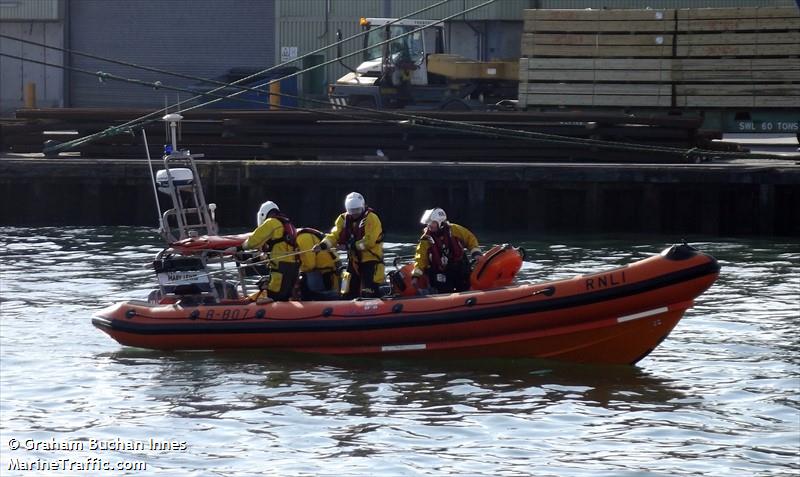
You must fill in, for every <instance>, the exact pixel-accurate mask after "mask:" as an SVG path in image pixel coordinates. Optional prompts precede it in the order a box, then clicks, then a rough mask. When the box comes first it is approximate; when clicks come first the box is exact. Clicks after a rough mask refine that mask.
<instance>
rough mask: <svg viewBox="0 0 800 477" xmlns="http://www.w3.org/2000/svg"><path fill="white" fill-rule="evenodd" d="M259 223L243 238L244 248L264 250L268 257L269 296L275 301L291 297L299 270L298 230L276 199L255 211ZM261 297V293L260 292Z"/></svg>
mask: <svg viewBox="0 0 800 477" xmlns="http://www.w3.org/2000/svg"><path fill="white" fill-rule="evenodd" d="M256 223H257V224H258V227H256V229H255V230H254V231H253V233H252V234H250V237H248V238H247V240H245V241H244V242H242V245H241V247H242V249H244V250H253V249H258V250H261V251H262V252H263V253H264V254H266V255H267V257H268V260H269V265H268V266H269V271H270V272H269V282H268V283H267V296H268V297H269V298H272V299H273V300H275V301H286V300H288V299H289V298H291V297H292V293H293V291H294V286H295V283H296V282H297V276H298V270H299V269H300V263H299V258H298V257H297V243H296V240H297V231H296V230H295V227H294V225H292V221H291V220H289V218H288V217H286V216H285V215H283V214H282V213H281V211H280V209H279V208H278V205H277V204H276V203H275V202H272V201H271V200H270V201H267V202H264V203H263V204H261V207H260V208H259V209H258V214H257V215H256ZM258 295H259V297H260V295H261V293H259V294H258Z"/></svg>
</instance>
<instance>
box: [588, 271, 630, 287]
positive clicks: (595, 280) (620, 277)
mask: <svg viewBox="0 0 800 477" xmlns="http://www.w3.org/2000/svg"><path fill="white" fill-rule="evenodd" d="M585 283H586V289H587V290H600V289H603V288H610V287H615V286H617V285H622V284H623V283H625V272H624V271H622V270H621V271H618V272H609V273H604V274H602V275H595V276H592V277H587V278H586V281H585Z"/></svg>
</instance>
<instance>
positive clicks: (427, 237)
mask: <svg viewBox="0 0 800 477" xmlns="http://www.w3.org/2000/svg"><path fill="white" fill-rule="evenodd" d="M420 223H421V224H422V225H425V226H426V227H425V230H424V231H423V232H422V237H420V239H419V242H418V243H417V250H416V253H415V254H414V271H413V272H412V277H414V278H415V280H414V282H415V285H416V278H417V277H421V276H422V275H423V274H427V276H428V283H430V287H431V288H432V289H433V291H434V292H436V293H451V292H460V291H465V290H469V286H470V283H469V276H470V260H475V259H477V258H478V257H479V256H480V255H481V250H480V248H479V246H478V239H477V238H476V237H475V235H474V234H473V233H472V232H470V231H469V230H468V229H467V228H466V227H462V226H461V225H458V224H455V223H450V222H448V221H447V214H446V213H445V211H444V209H441V208H439V207H436V208H433V209H428V210H426V211H425V213H423V214H422V218H421V219H420Z"/></svg>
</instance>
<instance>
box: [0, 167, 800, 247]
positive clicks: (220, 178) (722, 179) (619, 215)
mask: <svg viewBox="0 0 800 477" xmlns="http://www.w3.org/2000/svg"><path fill="white" fill-rule="evenodd" d="M197 165H198V170H199V172H200V175H201V177H202V180H203V183H204V188H205V191H206V199H207V201H208V202H214V203H216V204H217V205H218V208H217V219H218V222H219V224H220V228H221V230H222V232H223V233H225V232H234V231H241V230H245V229H248V228H252V227H253V226H254V225H255V213H256V211H257V209H258V206H259V205H260V204H261V202H263V201H265V200H274V201H276V202H277V203H278V204H279V205H280V206H281V209H282V210H283V211H284V212H285V213H287V214H288V215H289V216H290V217H292V218H293V221H294V222H295V223H296V224H297V225H300V226H313V227H318V228H321V229H327V228H329V227H330V226H331V224H332V221H333V219H334V217H335V216H336V215H337V214H338V213H340V212H341V209H342V201H343V198H344V196H345V195H346V194H347V193H348V192H350V191H353V190H356V191H359V192H361V193H362V194H364V196H365V197H366V199H367V202H368V205H369V206H371V207H373V208H374V209H375V210H376V211H377V212H378V213H379V215H380V217H381V219H382V221H383V223H384V228H385V229H386V232H387V234H389V235H392V234H399V235H404V236H405V235H413V234H417V233H418V232H419V229H420V226H419V224H418V219H419V217H420V215H421V214H422V211H423V210H424V209H426V208H430V207H433V206H440V207H443V208H445V210H446V211H447V213H448V216H449V217H450V218H451V219H452V220H453V221H454V222H458V223H461V224H464V225H467V226H470V227H471V228H473V229H475V230H478V231H491V232H506V231H509V232H516V233H519V232H525V233H527V234H553V233H648V234H668V235H673V236H676V237H677V236H681V237H684V236H686V237H687V238H689V237H691V235H716V236H772V235H779V236H800V166H798V165H797V164H795V163H794V162H791V161H770V160H755V159H754V160H739V161H731V162H726V163H717V162H711V163H701V164H682V165H664V164H520V163H514V164H512V163H496V162H495V163H474V162H471V163H457V162H435V163H434V162H430V163H421V162H394V161H393V162H389V161H374V160H364V161H349V162H345V161H206V160H202V159H201V160H198V162H197ZM161 197H162V200H164V199H166V202H162V204H167V203H168V198H167V196H164V195H161ZM0 200H2V203H3V207H2V208H0V224H2V225H6V226H76V225H77V226H81V225H149V226H156V225H157V223H158V222H157V221H158V218H157V212H156V207H155V199H154V192H153V188H152V185H151V176H150V171H149V169H148V166H147V163H146V162H143V161H141V160H119V159H108V160H103V159H84V158H70V157H60V158H58V159H45V158H21V157H3V158H0Z"/></svg>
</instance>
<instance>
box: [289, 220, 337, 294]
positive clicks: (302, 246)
mask: <svg viewBox="0 0 800 477" xmlns="http://www.w3.org/2000/svg"><path fill="white" fill-rule="evenodd" d="M324 238H325V234H324V233H322V232H320V231H319V230H317V229H313V228H310V227H304V228H301V229H298V230H297V248H298V249H299V250H300V255H299V256H300V283H301V293H302V296H303V299H304V300H335V299H337V298H339V268H340V265H341V262H340V260H339V256H338V255H336V251H334V250H332V249H330V248H329V249H327V250H320V251H318V252H315V251H314V250H313V248H314V246H315V245H317V244H318V243H320V242H321V241H322V239H324Z"/></svg>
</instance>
